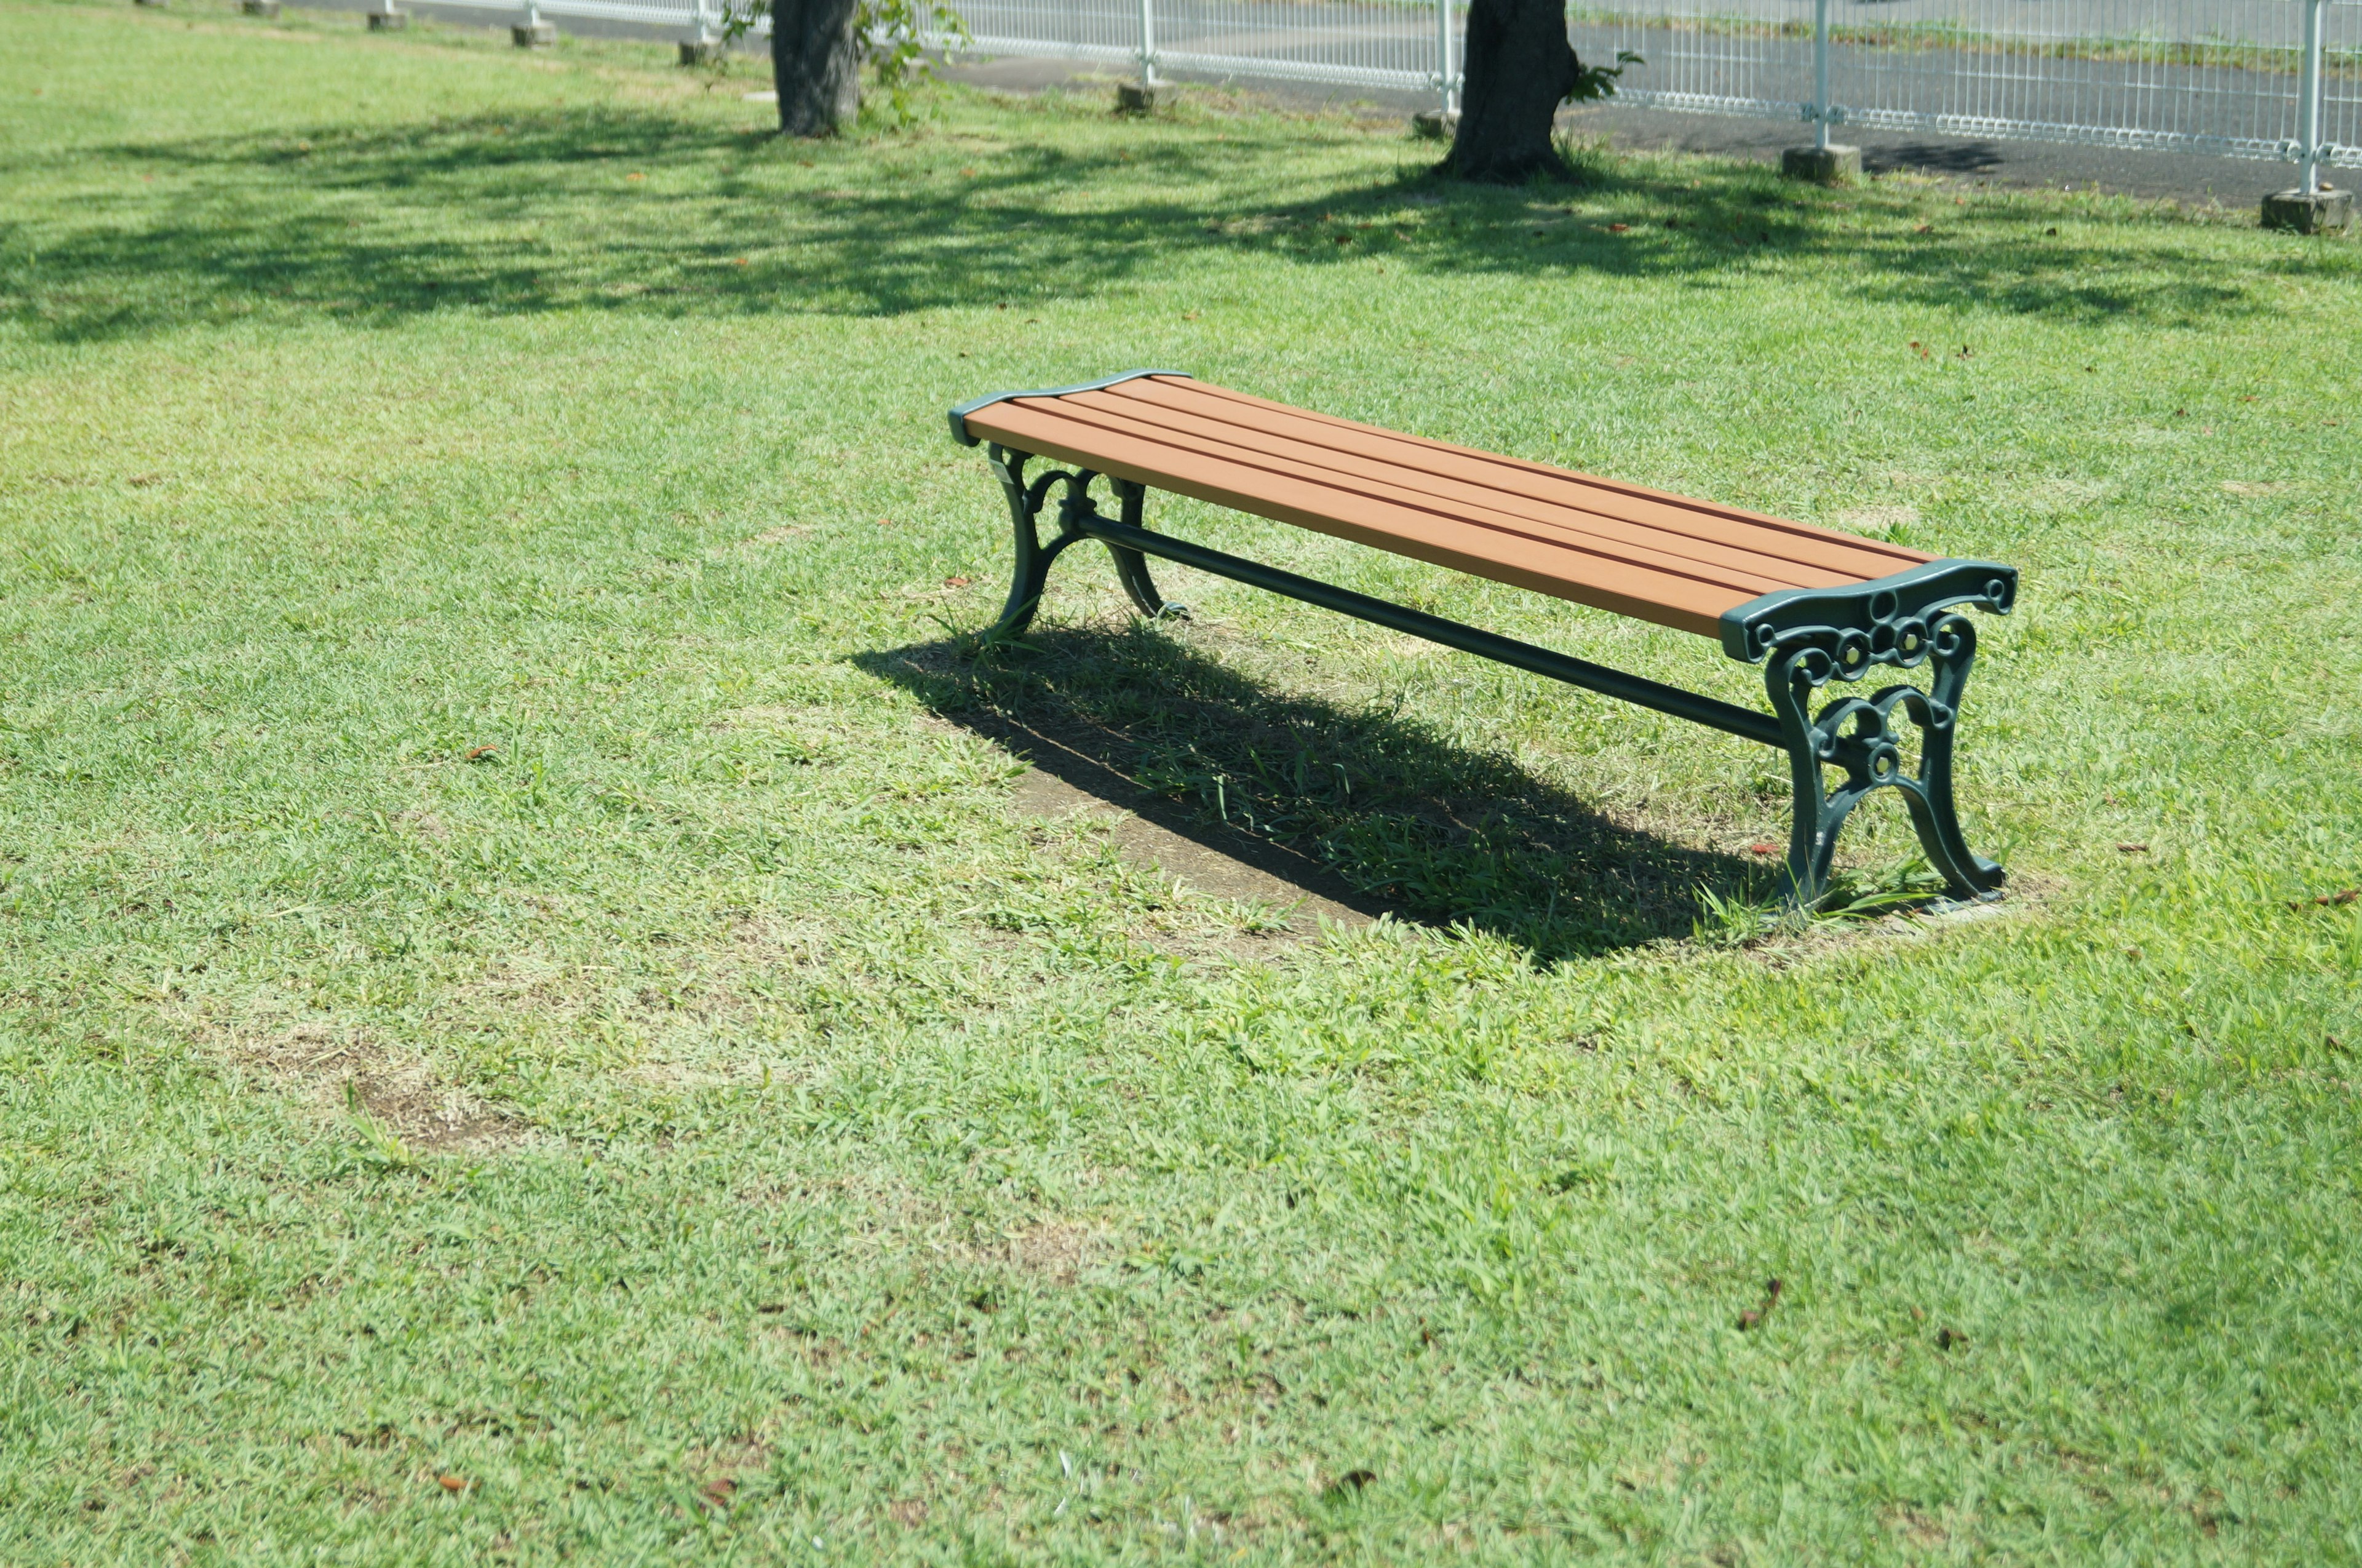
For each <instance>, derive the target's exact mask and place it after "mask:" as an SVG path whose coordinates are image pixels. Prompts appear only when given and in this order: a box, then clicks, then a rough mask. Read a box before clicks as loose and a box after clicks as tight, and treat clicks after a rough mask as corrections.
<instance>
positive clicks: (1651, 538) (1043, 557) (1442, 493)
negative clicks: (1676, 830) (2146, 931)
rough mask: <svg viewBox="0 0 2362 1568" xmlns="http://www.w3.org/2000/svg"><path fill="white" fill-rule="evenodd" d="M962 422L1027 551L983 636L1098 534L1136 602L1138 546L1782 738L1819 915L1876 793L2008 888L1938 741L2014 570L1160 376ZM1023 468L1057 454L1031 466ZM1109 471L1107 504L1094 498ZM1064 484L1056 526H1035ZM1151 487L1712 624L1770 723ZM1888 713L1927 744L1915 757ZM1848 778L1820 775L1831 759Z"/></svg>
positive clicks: (1955, 857) (1808, 898) (1792, 844)
mask: <svg viewBox="0 0 2362 1568" xmlns="http://www.w3.org/2000/svg"><path fill="white" fill-rule="evenodd" d="M951 424H952V434H953V435H954V436H956V437H957V438H958V439H959V440H960V441H961V442H962V443H963V444H964V445H966V446H970V447H973V446H976V445H977V444H978V443H984V444H986V451H987V455H988V457H989V458H990V460H991V465H992V470H993V472H994V473H995V474H996V475H998V476H999V480H1000V483H1001V486H1002V488H1003V490H1004V491H1006V492H1007V494H1008V498H1009V510H1010V515H1011V517H1012V518H1013V519H1014V521H1015V524H1016V533H1017V562H1016V575H1015V580H1014V581H1013V583H1012V584H1011V585H1010V591H1009V602H1008V605H1007V607H1006V608H1005V609H1004V610H1003V611H1002V612H1001V616H1000V620H999V624H998V625H997V627H996V628H995V630H994V634H993V635H996V636H998V637H1002V638H1007V637H1014V636H1016V635H1019V634H1020V633H1021V632H1022V631H1023V630H1024V628H1025V626H1026V624H1027V623H1028V622H1030V621H1031V620H1032V616H1033V612H1034V609H1035V607H1036V606H1037V605H1038V604H1039V603H1040V602H1041V599H1042V591H1043V583H1044V581H1045V580H1046V579H1047V577H1048V574H1049V570H1050V565H1051V563H1052V562H1053V561H1054V560H1055V559H1056V558H1057V557H1058V555H1059V553H1060V552H1061V551H1063V550H1064V549H1065V547H1067V546H1069V545H1071V544H1074V543H1075V542H1076V541H1077V540H1079V539H1098V540H1100V541H1101V542H1103V543H1104V544H1106V546H1107V547H1108V548H1109V552H1110V553H1111V554H1112V555H1113V556H1114V558H1115V569H1116V576H1117V577H1118V579H1119V580H1120V581H1121V582H1122V585H1123V588H1124V591H1125V592H1126V593H1127V594H1129V595H1130V597H1131V601H1132V602H1133V603H1134V604H1136V605H1137V606H1139V608H1140V610H1141V612H1142V613H1143V614H1146V615H1151V616H1153V615H1157V614H1160V613H1164V611H1165V610H1166V608H1167V606H1166V605H1165V603H1164V600H1163V598H1162V597H1161V596H1160V595H1159V594H1158V592H1157V590H1156V584H1155V582H1154V580H1153V579H1152V578H1151V577H1150V576H1149V571H1148V563H1147V560H1146V558H1147V557H1149V556H1157V557H1161V558H1164V559H1167V560H1174V561H1179V562H1180V563H1182V564H1183V565H1185V566H1189V567H1195V568H1197V569H1198V570H1200V571H1209V572H1213V573H1216V574H1218V575H1220V576H1222V577H1227V578H1231V579H1234V580H1237V581H1240V582H1245V583H1251V584H1253V586H1255V587H1258V588H1263V589H1267V590H1270V591H1273V592H1275V593H1283V594H1286V595H1288V596H1289V597H1291V598H1295V599H1299V600H1302V601H1304V602H1307V603H1309V604H1317V605H1320V606H1322V607H1324V608H1326V609H1330V610H1335V611H1339V612H1341V613H1344V614H1348V615H1354V616H1359V617H1360V618H1361V619H1363V620H1365V621H1372V622H1375V623H1376V624H1379V625H1382V626H1390V627H1392V628H1394V629H1395V630H1396V631H1399V632H1406V633H1408V634H1410V635H1413V636H1418V637H1424V638H1427V639H1428V640H1429V641H1432V642H1436V643H1440V644H1442V645H1443V646H1446V647H1452V648H1460V649H1462V650H1464V651H1466V652H1468V653H1473V654H1476V655H1479V656H1481V657H1485V658H1492V659H1497V660H1499V661H1500V662H1501V663H1503V664H1507V665H1513V666H1515V667H1517V668H1520V669H1526V670H1531V671H1532V672H1534V673H1535V674H1537V675H1545V676H1549V677H1551V678H1552V679H1558V680H1563V681H1565V682H1567V683H1569V684H1570V685H1574V686H1580V687H1584V688H1586V689H1588V690H1594V691H1598V692H1603V693H1605V694H1606V695H1608V696H1610V697H1617V698H1621V699H1623V700H1624V701H1629V702H1637V703H1639V705H1641V706H1642V707H1645V708H1653V709H1655V710H1657V711H1658V712H1664V713H1671V714H1672V715H1674V716H1675V717H1678V718H1683V719H1688V720H1691V721H1693V722H1694V723H1701V724H1705V725H1707V726H1709V727H1711V728H1714V729H1718V730H1723V731H1727V733H1729V734H1735V735H1743V736H1745V737H1746V738H1748V739H1749V740H1753V741H1760V742H1761V743H1762V744H1763V745H1768V746H1771V747H1774V748H1776V749H1778V750H1780V751H1783V752H1785V753H1786V754H1787V756H1788V759H1789V776H1790V782H1791V785H1792V787H1793V789H1794V795H1795V824H1794V832H1793V833H1792V834H1791V835H1790V839H1789V847H1788V856H1787V861H1786V869H1785V874H1784V882H1785V889H1786V892H1787V894H1788V896H1789V897H1791V898H1793V899H1794V900H1796V901H1798V902H1799V903H1802V904H1805V905H1807V906H1810V905H1813V904H1815V903H1816V902H1818V901H1819V900H1821V899H1822V897H1823V896H1824V894H1825V893H1826V891H1827V886H1828V877H1829V864H1830V857H1831V856H1832V854H1833V852H1834V850H1835V847H1836V841H1837V835H1838V829H1839V827H1840V826H1842V825H1843V823H1844V822H1845V819H1846V816H1847V814H1848V813H1849V812H1851V811H1852V810H1853V808H1854V806H1855V805H1856V804H1857V803H1858V802H1859V801H1860V800H1861V799H1862V798H1863V797H1864V796H1866V795H1868V794H1870V793H1871V791H1872V790H1878V789H1881V788H1887V787H1892V788H1893V789H1895V790H1899V791H1900V792H1901V793H1902V796H1903V799H1904V804H1905V806H1906V807H1907V808H1908V810H1909V812H1910V814H1911V821H1912V825H1913V826H1914V827H1915V828H1916V829H1917V831H1918V834H1919V842H1920V844H1921V845H1923V846H1924V847H1925V848H1926V854H1927V859H1928V862H1929V863H1930V865H1932V866H1933V867H1934V868H1935V869H1936V870H1937V872H1939V873H1940V874H1941V875H1942V876H1943V878H1944V880H1945V883H1946V885H1947V887H1948V889H1949V890H1950V891H1951V893H1952V895H1953V896H1954V897H1955V898H1960V899H1971V898H1991V897H1995V896H1997V894H1998V891H1999V889H2000V887H2001V882H2002V868H2001V867H2000V866H1998V865H1996V864H1995V863H1993V862H1992V861H1990V860H1987V859H1984V858H1983V857H1981V856H1978V855H1975V854H1973V853H1971V852H1970V849H1969V846H1968V844H1967V841H1966V840H1965V839H1964V838H1963V837H1962V836H1961V833H1960V825H1959V817H1958V815H1957V814H1956V812H1955V811H1954V809H1953V803H1952V746H1953V738H1954V734H1955V732H1956V731H1957V729H1958V727H1959V712H1960V694H1961V690H1962V689H1963V688H1964V687H1965V686H1966V685H1967V683H1968V678H1969V666H1970V662H1971V660H1972V659H1973V658H1974V657H1975V653H1976V646H1977V634H1976V626H1975V624H1974V623H1972V622H1971V621H1970V619H1969V618H1968V617H1967V616H1965V615H1963V614H1961V613H1959V610H1960V609H1961V607H1963V606H1973V607H1975V608H1978V609H1983V610H1992V611H1998V612H2003V613H2006V612H2007V611H2008V610H2009V609H2010V607H2011V604H2012V602H2013V601H2014V599H2015V597H2016V592H2017V573H2016V570H2015V569H2014V568H2011V567H2005V566H1997V565H1995V564H1993V563H1992V562H1991V561H1976V560H1939V559H1937V558H1934V557H1931V556H1927V555H1925V554H1923V553H1921V552H1920V551H1917V550H1911V549H1905V548H1904V547H1902V546H1899V545H1893V544H1887V543H1884V542H1882V541H1880V540H1876V539H1865V538H1859V537H1856V536H1852V535H1849V534H1841V533H1838V532H1836V531H1834V530H1831V529H1827V528H1816V527H1814V526H1812V525H1809V524H1804V523H1790V522H1785V521H1783V520H1782V519H1780V518H1777V517H1767V516H1764V515H1762V514H1760V513H1753V512H1742V511H1740V510H1738V508H1736V507H1730V506H1718V505H1716V504H1714V503H1712V502H1703V501H1693V500H1689V499H1687V498H1685V497H1683V496H1678V495H1672V494H1669V493H1667V492H1665V491H1655V490H1649V489H1645V488H1643V487H1642V486H1639V485H1633V484H1625V483H1622V482H1620V481H1617V480H1604V479H1598V478H1595V477H1594V476H1592V475H1589V474H1581V473H1574V472H1572V471H1570V470H1568V469H1555V468H1551V467H1548V466H1547V465H1544V464H1541V463H1529V462H1523V461H1519V460H1518V459H1517V458H1504V457H1496V456H1494V455H1493V454H1491V453H1487V452H1482V451H1477V450H1473V449H1472V448H1469V447H1453V446H1449V445H1446V444H1445V443H1443V442H1440V441H1429V440H1425V439H1422V438H1421V437H1419V436H1405V435H1401V434H1398V433H1396V432H1395V431H1391V430H1383V429H1380V428H1378V427H1376V426H1374V425H1356V424H1354V423H1352V422H1351V421H1349V420H1343V419H1336V418H1331V417H1330V416H1329V415H1327V414H1313V413H1308V412H1307V411H1306V410H1303V409H1299V408H1291V407H1289V406H1288V405H1286V404H1285V403H1271V402H1267V401H1265V400H1264V399H1262V398H1258V397H1251V396H1248V395H1247V394H1245V393H1243V392H1231V391H1228V390H1226V389H1224V388H1221V387H1217V386H1211V385H1209V384H1207V383H1205V382H1202V381H1194V380H1192V379H1190V378H1189V377H1188V376H1186V375H1183V374H1181V373H1179V372H1176V371H1172V370H1132V371H1129V372H1127V373H1125V374H1123V375H1120V376H1111V377H1109V379H1108V380H1106V381H1093V382H1090V383H1088V384H1087V385H1083V386H1073V387H1056V388H1052V389H1049V390H1045V391H1041V392H999V393H996V394H994V395H992V396H990V397H982V398H977V399H976V400H975V401H974V402H971V403H961V404H960V405H959V406H958V407H956V408H955V409H953V410H952V411H951ZM1036 460H1046V461H1049V462H1053V463H1065V464H1068V465H1071V467H1070V468H1068V469H1057V468H1051V469H1046V470H1044V471H1043V472H1041V473H1039V474H1038V475H1036V476H1035V477H1033V478H1032V479H1030V480H1029V479H1028V478H1027V476H1026V471H1025V470H1026V466H1027V465H1028V464H1029V463H1032V462H1034V461H1036ZM1101 477H1104V478H1105V479H1106V480H1108V481H1109V487H1110V488H1111V490H1112V491H1113V492H1114V497H1115V499H1116V501H1117V502H1118V503H1119V515H1117V516H1115V517H1109V516H1107V515H1106V514H1104V513H1101V512H1100V511H1099V510H1098V506H1097V504H1096V503H1095V502H1093V500H1092V498H1091V487H1092V485H1093V483H1094V482H1095V481H1096V480H1098V479H1099V478H1101ZM1054 488H1056V489H1059V490H1060V491H1061V495H1060V500H1059V504H1058V511H1057V533H1056V535H1055V536H1054V537H1052V538H1051V539H1049V540H1048V541H1047V542H1046V543H1045V542H1043V539H1042V537H1041V536H1040V534H1039V533H1038V532H1037V530H1036V527H1035V520H1036V519H1037V518H1038V517H1039V516H1040V514H1041V512H1042V508H1043V505H1044V504H1045V503H1046V502H1048V499H1049V496H1050V492H1051V491H1052V490H1053V489H1054ZM1151 488H1154V489H1157V490H1163V491H1172V492H1174V493H1175V494H1178V495H1187V496H1193V497H1195V498H1197V499H1198V500H1199V501H1206V502H1213V503H1215V504H1217V505H1220V506H1225V507H1229V508H1231V509H1232V510H1235V511H1239V512H1245V513H1253V515H1255V516H1258V517H1266V518H1270V519H1271V520H1273V521H1275V522H1279V523H1288V524H1294V525H1297V526H1298V527H1304V528H1310V529H1313V530H1315V531H1317V532H1319V533H1323V534H1330V535H1334V536H1338V537H1340V538H1345V539H1352V540H1355V541H1357V542H1359V543H1361V544H1364V545H1370V546H1374V547H1377V548H1379V549H1382V550H1390V551H1393V552H1394V553H1395V554H1396V555H1401V556H1407V557H1410V558H1413V559H1416V560H1422V561H1429V562H1432V563H1434V564H1435V565H1438V566H1443V567H1450V568H1452V569H1456V570H1459V571H1463V572H1468V573H1471V574H1473V575H1474V576H1477V577H1483V578H1489V579H1491V580H1494V581H1496V582H1506V583H1511V584H1514V585H1516V586H1517V587H1519V588H1527V589H1531V590H1533V591H1536V592H1539V593H1547V594H1551V595H1553V596H1555V597H1557V598H1560V599H1566V600H1572V601H1573V602H1575V603H1578V604H1588V605H1591V606H1593V607H1594V608H1596V609H1600V610H1607V611H1612V612H1614V613H1617V614H1620V615H1626V616H1629V617H1632V618H1634V619H1636V620H1641V621H1649V622H1653V623H1655V624H1658V625H1661V626H1672V627H1674V628H1677V629H1679V630H1681V631H1684V632H1695V633H1697V634H1699V635H1704V636H1710V637H1716V638H1718V639H1719V640H1720V642H1721V644H1722V648H1723V651H1724V652H1725V653H1727V654H1728V655H1729V656H1730V657H1733V658H1736V659H1739V660H1741V661H1743V662H1746V663H1750V664H1751V663H1753V662H1755V661H1756V660H1758V659H1763V660H1767V661H1768V663H1767V666H1766V670H1765V686H1766V688H1767V690H1768V691H1769V693H1770V696H1771V709H1772V711H1771V712H1770V713H1763V712H1757V711H1755V710H1753V709H1750V708H1742V707H1739V706H1738V705H1737V704H1735V703H1730V702H1725V701H1720V700H1718V699H1716V698H1713V697H1707V696H1705V695H1702V694H1700V693H1697V692H1694V691H1685V690H1682V689H1681V688H1679V687H1675V686H1668V685H1664V684H1662V683H1661V682H1658V681H1654V680H1650V679H1643V678H1642V677H1639V676H1636V675H1629V674H1626V673H1625V672H1623V671H1621V670H1616V669H1611V668H1606V667H1605V666H1603V665H1597V664H1592V663H1589V662H1587V661H1585V660H1583V659H1578V658H1573V657H1568V656H1566V655H1564V654H1561V653H1555V652H1552V651H1551V650H1550V649H1548V648H1541V647H1536V646H1533V645H1531V644H1529V643H1521V642H1517V641H1514V640H1512V639H1510V638H1507V637H1503V636H1498V635H1495V634H1493V633H1490V632H1485V631H1482V630H1479V629H1478V628H1476V627H1473V626H1468V625H1463V624H1460V623H1458V622H1455V621H1449V620H1445V619H1443V618H1442V617H1440V616H1437V615H1430V614H1428V613H1424V612H1421V611H1418V610H1413V609H1410V608H1408V607H1407V606H1404V605H1400V604H1393V603H1389V602H1385V601H1384V600H1380V599H1374V598H1371V597H1370V596H1368V595H1366V594H1362V593H1356V592H1352V591H1349V590H1346V589H1342V588H1338V587H1335V586H1333V585H1331V584H1329V583H1324V582H1318V581H1315V580H1312V579H1310V578H1306V577H1299V576H1297V574H1295V573H1293V572H1288V571H1283V570H1280V569H1277V568H1275V567H1270V566H1265V565H1263V564H1261V563H1259V562H1255V561H1251V560H1245V559H1242V558H1239V557H1236V556H1231V555H1226V554H1224V553H1222V552H1221V551H1219V550H1213V549H1209V548H1208V547H1205V546H1203V545H1199V544H1195V543H1192V542H1190V541H1188V540H1186V539H1180V538H1175V537H1174V536H1171V535H1168V534H1163V533H1158V532H1155V531H1153V530H1151V529H1150V528H1148V527H1146V526H1145V525H1143V523H1142V509H1143V506H1144V503H1145V500H1146V496H1147V492H1148V491H1149V490H1150V489H1151ZM1923 664H1924V665H1926V666H1928V667H1929V680H1928V685H1927V689H1926V690H1920V689H1919V688H1917V687H1914V686H1909V685H1898V686H1890V687H1887V688H1886V689H1885V690H1881V691H1878V692H1876V693H1874V694H1872V695H1871V696H1869V697H1867V698H1864V697H1860V696H1844V697H1839V698H1837V699H1835V700H1833V701H1829V702H1827V704H1826V705H1824V706H1823V707H1822V708H1821V710H1820V712H1817V713H1816V712H1813V711H1812V704H1813V701H1814V695H1813V694H1814V692H1815V691H1816V690H1819V689H1821V688H1823V687H1825V686H1827V685H1828V683H1829V682H1830V681H1832V680H1836V681H1840V682H1846V683H1851V682H1855V681H1859V680H1860V679H1861V678H1862V677H1863V676H1864V675H1866V674H1868V673H1869V672H1870V671H1871V669H1873V668H1877V667H1879V666H1882V665H1884V666H1893V667H1896V668H1904V669H1909V668H1916V667H1918V666H1920V665H1923ZM1897 710H1900V711H1902V712H1904V714H1906V715H1907V716H1908V717H1909V719H1910V720H1911V722H1912V723H1913V725H1914V726H1915V728H1916V730H1917V732H1918V739H1919V756H1918V767H1917V769H1916V771H1915V772H1914V771H1913V770H1911V769H1910V768H1909V767H1907V766H1906V764H1905V754H1904V744H1903V743H1904V739H1905V738H1906V737H1905V735H1904V733H1903V732H1902V731H1901V730H1900V729H1899V727H1898V726H1897V724H1896V722H1895V713H1896V712H1897ZM1829 769H1834V770H1836V771H1837V772H1838V774H1839V775H1840V777H1839V778H1838V779H1837V780H1836V781H1835V782H1834V783H1831V782H1830V780H1829V779H1828V778H1827V772H1826V770H1829Z"/></svg>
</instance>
